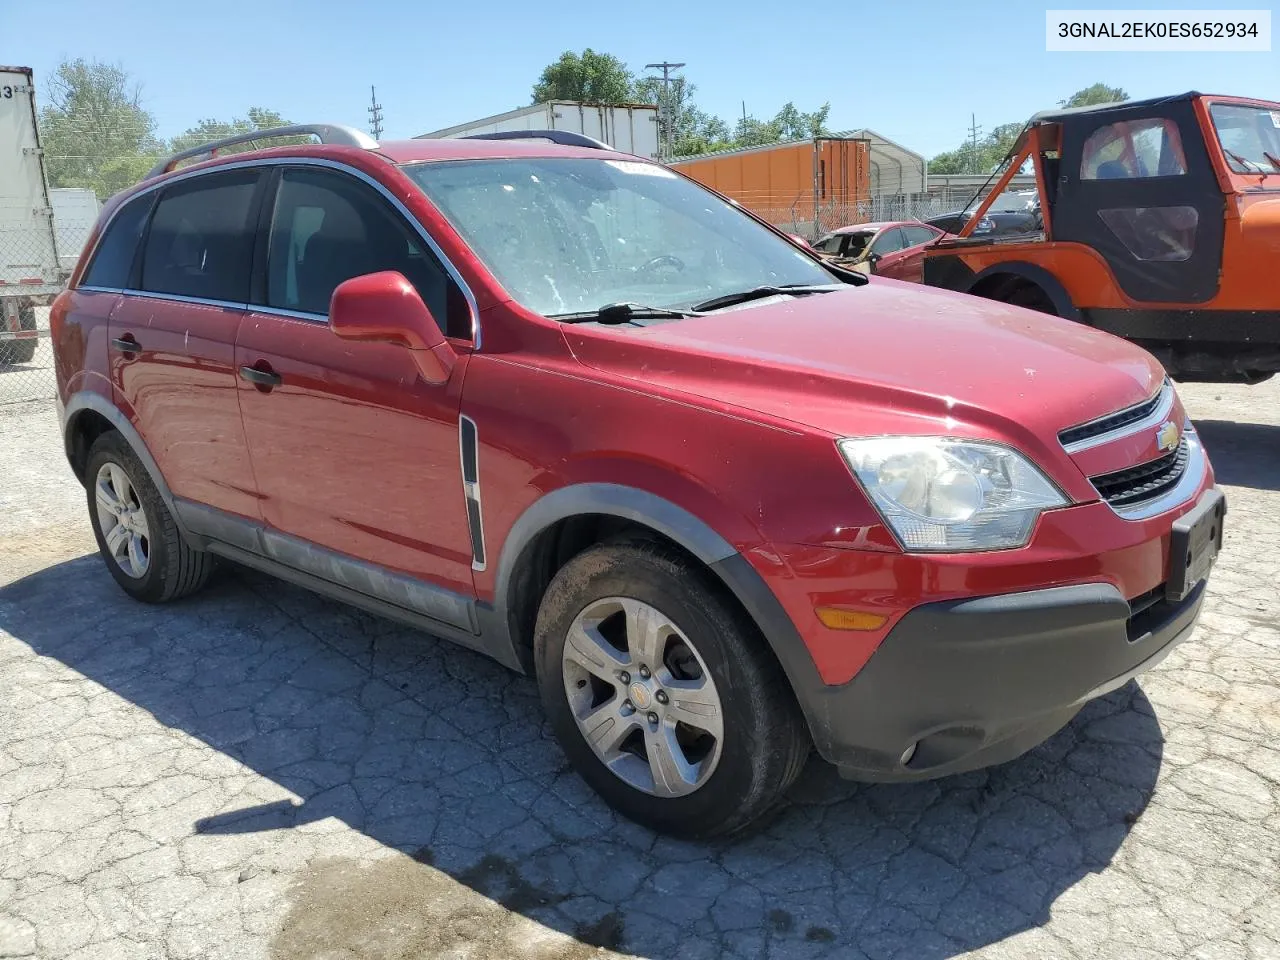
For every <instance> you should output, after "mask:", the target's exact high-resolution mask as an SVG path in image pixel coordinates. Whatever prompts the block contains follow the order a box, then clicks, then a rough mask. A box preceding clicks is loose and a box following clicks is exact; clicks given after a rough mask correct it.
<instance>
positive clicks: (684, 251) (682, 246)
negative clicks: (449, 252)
mask: <svg viewBox="0 0 1280 960" xmlns="http://www.w3.org/2000/svg"><path fill="white" fill-rule="evenodd" d="M404 169H405V172H406V173H408V175H409V176H410V177H412V178H413V179H414V180H415V181H416V182H417V183H418V184H419V185H420V186H421V187H422V190H423V192H424V193H425V194H426V195H427V197H428V198H429V199H430V200H431V201H432V202H433V203H434V204H435V205H436V206H437V207H438V208H439V209H440V211H441V212H442V213H443V214H444V215H445V216H446V217H447V218H448V219H449V221H450V222H451V223H452V224H453V226H454V228H455V229H457V231H458V232H459V233H460V234H461V235H462V236H463V237H464V238H465V239H466V241H467V243H468V245H469V246H470V247H471V249H472V250H473V251H474V252H475V253H476V255H477V256H478V257H479V258H480V259H481V260H482V261H484V263H485V265H486V266H487V267H488V268H489V270H490V271H492V272H493V274H494V276H495V277H496V278H497V279H498V281H499V282H500V283H501V284H502V285H503V287H505V288H506V290H507V292H508V293H510V294H511V296H512V297H514V298H515V299H516V300H517V301H518V302H519V303H521V304H522V305H524V306H525V307H527V308H529V309H530V310H534V311H536V312H538V313H540V314H543V315H544V316H551V317H554V316H558V315H563V314H572V313H579V312H585V311H595V310H599V309H600V308H601V307H603V306H606V305H609V304H615V303H623V302H628V303H639V304H644V305H645V306H651V307H661V308H672V309H686V308H688V307H690V306H692V305H694V304H697V303H700V302H702V301H704V300H707V299H710V298H714V297H719V296H723V295H726V294H731V293H736V292H739V291H743V290H749V289H752V288H754V287H759V286H765V285H768V286H785V285H789V284H795V285H814V284H824V285H825V284H831V283H833V282H834V278H833V277H832V276H831V274H829V273H827V272H826V271H825V270H823V269H822V268H821V267H820V266H819V265H818V264H817V263H816V262H815V261H814V260H813V259H812V258H811V257H809V256H807V255H806V254H804V253H802V252H801V251H800V250H798V249H797V248H796V247H795V245H794V244H791V243H788V242H787V241H786V240H784V239H782V238H781V237H779V236H777V235H775V234H773V233H771V232H770V231H769V230H767V229H766V228H765V227H763V226H761V225H760V224H758V223H756V222H755V221H754V220H752V219H751V218H750V217H748V216H747V215H746V214H744V213H742V212H741V211H740V210H738V209H736V208H735V207H733V206H732V205H730V204H728V203H726V202H724V201H723V200H721V199H720V198H719V197H717V196H715V195H714V194H712V193H710V192H709V191H707V190H705V189H703V188H702V187H700V186H698V185H697V184H695V183H693V182H692V181H690V180H687V179H685V178H684V177H681V176H679V175H678V174H676V173H674V172H673V171H671V170H668V169H667V168H666V167H662V166H659V165H657V164H652V163H644V162H640V161H630V160H615V159H599V160H597V159H579V158H568V157H531V158H521V159H492V160H456V161H434V162H427V163H419V164H413V165H409V166H406V167H405V168H404Z"/></svg>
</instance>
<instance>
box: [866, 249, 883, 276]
mask: <svg viewBox="0 0 1280 960" xmlns="http://www.w3.org/2000/svg"><path fill="white" fill-rule="evenodd" d="M879 262H880V254H878V253H868V254H867V271H868V272H869V273H875V272H876V264H877V263H879Z"/></svg>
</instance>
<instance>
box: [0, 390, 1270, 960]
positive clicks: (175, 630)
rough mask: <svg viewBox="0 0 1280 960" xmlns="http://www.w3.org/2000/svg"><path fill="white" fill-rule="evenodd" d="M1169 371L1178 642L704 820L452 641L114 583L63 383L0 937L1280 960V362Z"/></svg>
mask: <svg viewBox="0 0 1280 960" xmlns="http://www.w3.org/2000/svg"><path fill="white" fill-rule="evenodd" d="M0 375H2V374H0ZM1181 391H1182V393H1183V395H1184V397H1185V398H1186V400H1187V401H1188V406H1189V408H1190V410H1191V412H1192V414H1193V416H1194V417H1195V418H1196V419H1197V421H1198V423H1199V427H1200V430H1201V433H1202V435H1203V437H1204V439H1205V442H1206V444H1207V446H1208V448H1209V451H1210V453H1211V455H1212V457H1213V459H1214V461H1215V465H1216V467H1217V469H1218V474H1219V479H1220V481H1221V483H1222V484H1223V486H1224V487H1225V488H1226V490H1227V493H1228V497H1229V499H1230V508H1231V509H1230V514H1229V522H1228V527H1227V534H1226V546H1225V551H1224V553H1223V555H1222V557H1221V559H1220V561H1219V564H1218V567H1217V569H1216V571H1215V575H1214V577H1213V580H1212V582H1211V586H1210V591H1209V600H1208V602H1207V605H1206V610H1205V614H1204V617H1203V619H1202V622H1201V627H1200V629H1199V631H1198V633H1197V634H1196V636H1195V637H1194V638H1193V639H1192V640H1190V641H1188V642H1187V643H1184V644H1183V645H1182V646H1181V647H1180V648H1178V649H1177V650H1176V651H1175V652H1174V653H1173V654H1172V655H1171V656H1170V657H1169V658H1168V659H1167V660H1166V661H1165V662H1164V663H1163V664H1161V665H1160V666H1159V667H1158V668H1156V669H1155V670H1154V671H1153V672H1151V673H1150V674H1147V675H1146V676H1144V677H1143V678H1141V679H1140V681H1139V682H1137V683H1131V684H1130V685H1128V686H1127V687H1125V688H1123V689H1122V690H1119V691H1117V692H1116V693H1114V694H1112V695H1110V696H1108V697H1106V698H1105V699H1102V700H1100V701H1097V702H1095V703H1093V704H1091V705H1089V706H1088V707H1086V709H1085V710H1084V711H1083V712H1082V713H1081V714H1080V716H1079V717H1078V718H1077V719H1076V720H1075V721H1074V722H1073V723H1072V724H1071V725H1070V726H1068V727H1067V728H1066V729H1065V730H1064V731H1063V732H1062V733H1060V734H1059V735H1057V736H1056V737H1054V738H1053V739H1052V740H1050V741H1049V742H1048V743H1047V744H1045V745H1044V746H1042V747H1041V748H1039V749H1037V750H1035V751H1033V752H1032V753H1030V754H1028V755H1027V756H1025V757H1023V758H1021V759H1020V760H1017V761H1015V762H1013V763H1010V764H1006V765H1004V766H1002V767H999V768H996V769H993V770H990V771H985V772H980V773H975V774H967V775H964V776H961V777H955V778H952V779H949V780H944V781H940V782H935V783H926V784H915V785H907V786H866V785H858V784H850V783H845V782H842V781H841V780H839V779H838V778H837V777H836V776H835V775H834V774H833V773H832V772H831V771H830V770H829V769H828V768H826V767H825V766H823V765H822V764H821V763H819V762H817V761H814V762H812V763H811V764H810V765H809V767H808V768H807V769H806V771H805V773H804V774H803V776H802V777H801V779H800V780H799V782H798V783H797V784H796V786H795V787H794V788H793V790H792V791H791V794H790V797H789V800H790V803H789V805H788V806H787V807H786V808H785V809H784V810H782V811H781V812H780V813H779V814H778V815H777V816H776V817H775V818H774V819H773V820H772V821H771V822H770V823H768V824H767V825H765V826H764V827H763V828H762V829H760V830H758V831H757V832H755V833H754V834H752V835H750V836H747V837H741V838H737V839H732V840H729V841H725V842H721V843H716V844H712V845H706V844H693V843H682V842H674V841H671V840H668V839H664V838H660V837H656V836H655V835H653V834H652V833H650V832H648V831H646V830H643V829H641V828H639V827H636V826H634V825H632V824H630V823H628V822H626V821H624V820H621V819H620V818H618V817H616V816H615V815H614V814H612V813H611V812H610V811H609V810H608V809H607V808H606V807H605V806H604V805H603V804H602V803H601V802H600V801H598V800H597V799H595V797H594V795H593V794H591V793H590V792H589V791H588V790H587V789H586V787H585V786H584V785H583V784H582V783H581V782H580V781H579V780H578V779H577V778H576V777H575V776H574V775H573V773H571V772H570V771H569V770H568V769H567V768H566V766H565V763H564V759H563V757H562V755H561V753H560V751H559V750H558V749H557V747H556V746H555V743H554V742H553V741H552V740H551V738H550V734H549V732H548V730H547V728H546V725H545V724H544V722H543V719H542V713H541V710H540V708H539V704H538V698H537V693H536V690H535V688H534V684H533V682H532V681H531V680H528V679H524V678H521V677H517V676H515V675H512V674H510V673H507V672H506V671H504V670H503V669H502V668H500V667H498V666H497V665H495V664H493V663H490V662H489V661H487V660H485V659H483V658H482V657H480V656H478V655H475V654H472V653H469V652H466V651H464V650H461V649H459V648H455V647H453V646H451V645H449V644H448V643H445V642H443V641H437V640H435V639H432V638H430V637H426V636H423V635H421V634H417V633H414V632H412V631H409V630H406V629H403V628H401V627H398V626H396V625H394V624H391V623H388V622H386V621H382V620H379V619H377V618H374V617H371V616H367V615H365V614H362V613H359V612H356V611H352V610H350V609H347V608H344V607H342V606H339V605H337V604H334V603H331V602H328V601H326V600H322V599H319V598H317V597H315V596H313V595H311V594H308V593H306V592H304V591H301V590H299V589H296V588H294V587H291V586H287V585H285V584H283V583H280V582H277V581H274V580H272V579H269V578H266V577H263V576H260V575H257V574H253V573H249V572H245V571H240V570H235V569H230V570H227V571H225V572H224V573H223V574H222V575H221V576H220V577H219V579H218V580H217V581H216V583H215V584H214V585H213V586H212V587H211V588H210V589H209V590H207V591H206V592H204V593H203V594H200V595H199V596H197V597H195V598H192V599H191V600H189V601H185V602H182V603H179V604H175V605H171V606H168V607H146V606H142V605H139V604H136V603H134V602H132V601H130V600H128V599H127V598H126V597H125V596H124V595H123V594H122V593H121V592H120V590H119V589H118V588H117V587H116V586H115V584H114V582H113V581H112V580H111V579H110V577H109V576H108V574H107V572H106V570H105V569H104V568H103V566H102V564H101V562H100V560H99V559H98V557H97V555H96V553H95V552H94V545H93V539H92V535H91V533H90V531H89V525H88V521H87V519H86V512H85V505H84V494H83V492H82V490H81V488H80V487H79V485H78V484H77V483H76V482H75V481H74V479H73V478H72V477H71V475H70V472H69V470H68V468H67V466H66V463H65V461H64V460H63V457H62V454H61V451H60V448H59V441H58V437H57V428H56V422H55V415H54V411H53V405H52V404H51V403H49V402H47V401H46V402H38V403H20V404H8V405H3V406H0V440H2V441H3V447H2V449H3V470H2V471H0V476H2V477H3V482H2V483H0V957H27V956H32V957H40V958H48V960H61V958H76V960H84V958H103V960H115V958H121V960H123V958H166V960H180V958H189V957H190V958H236V960H252V958H273V960H295V958H298V960H300V958H316V960H320V958H323V960H346V958H357V957H359V958H373V960H391V958H403V960H408V958H424V957H432V958H434V957H449V958H459V960H461V958H476V960H487V958H499V957H520V958H534V960H541V958H584V957H613V956H635V957H645V958H660V957H679V958H681V960H684V958H689V960H696V958H704V957H705V958H710V957H744V958H764V957H769V958H784V957H785V958H824V957H832V958H841V960H844V958H854V960H856V958H861V957H867V958H875V960H880V958H903V960H922V958H923V960H929V958H945V957H956V956H966V957H967V956H973V957H984V958H1015V957H1017V958H1022V957H1035V958H1059V957H1061V958H1080V960H1085V958H1092V957H1123V958H1126V960H1145V958H1152V960H1155V958H1167V957H1195V958H1203V960H1229V958H1241V960H1264V958H1280V628H1278V627H1277V610H1278V609H1280V602H1278V601H1280V592H1278V588H1277V583H1280V559H1277V552H1276V543H1277V542H1280V383H1275V382H1273V383H1268V384H1264V385H1261V386H1256V387H1243V386H1214V385H1185V386H1183V387H1182V388H1181Z"/></svg>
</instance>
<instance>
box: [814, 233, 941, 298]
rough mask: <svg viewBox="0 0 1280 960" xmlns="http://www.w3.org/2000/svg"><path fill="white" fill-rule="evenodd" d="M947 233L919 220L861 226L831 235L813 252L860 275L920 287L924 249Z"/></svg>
mask: <svg viewBox="0 0 1280 960" xmlns="http://www.w3.org/2000/svg"><path fill="white" fill-rule="evenodd" d="M942 235H943V231H941V230H939V229H938V228H937V227H934V226H930V225H929V224H927V223H921V222H920V221H918V220H908V221H891V222H881V223H859V224H854V225H853V226H848V227H841V228H840V229H839V230H835V231H833V232H831V233H829V234H827V235H826V236H825V237H823V238H822V239H820V240H818V241H817V243H815V244H813V249H814V250H815V251H816V252H817V253H818V254H819V255H820V256H822V257H823V258H824V259H829V260H831V261H832V262H834V263H836V264H838V265H839V266H841V267H844V268H846V269H850V270H857V271H858V272H860V273H874V274H876V275H877V276H881V277H891V278H893V279H894V280H911V281H914V282H916V283H919V282H921V281H922V280H923V278H924V254H923V250H924V246H925V244H927V243H931V242H932V241H934V240H937V239H938V238H939V237H941V236H942Z"/></svg>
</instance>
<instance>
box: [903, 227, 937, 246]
mask: <svg viewBox="0 0 1280 960" xmlns="http://www.w3.org/2000/svg"><path fill="white" fill-rule="evenodd" d="M902 231H903V233H905V234H906V235H907V246H908V247H914V246H915V245H916V244H917V243H928V242H929V241H930V240H932V239H933V238H934V237H936V236H937V234H936V233H934V232H933V231H932V230H930V229H929V228H928V227H903V228H902Z"/></svg>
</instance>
